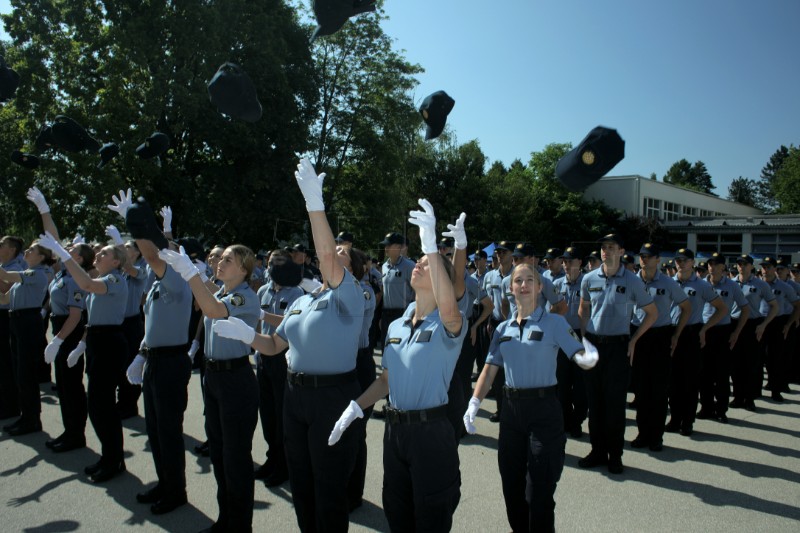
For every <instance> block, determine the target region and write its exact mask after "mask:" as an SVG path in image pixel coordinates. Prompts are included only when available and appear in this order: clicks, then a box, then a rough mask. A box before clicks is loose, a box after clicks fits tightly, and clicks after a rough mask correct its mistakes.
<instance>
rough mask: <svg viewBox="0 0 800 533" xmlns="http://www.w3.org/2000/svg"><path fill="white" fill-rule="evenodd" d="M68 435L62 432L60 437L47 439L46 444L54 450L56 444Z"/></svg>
mask: <svg viewBox="0 0 800 533" xmlns="http://www.w3.org/2000/svg"><path fill="white" fill-rule="evenodd" d="M66 436H67V434H66V433H62V434H61V435H59V436H58V437H56V438H54V439H47V440H46V441H44V445H45V446H47V447H48V448H50V449H51V450H52V449H53V446H55V445H56V444H58V443H59V442H61V441H62V440H64V439H65V438H66Z"/></svg>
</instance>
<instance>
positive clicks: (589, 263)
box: [585, 250, 603, 272]
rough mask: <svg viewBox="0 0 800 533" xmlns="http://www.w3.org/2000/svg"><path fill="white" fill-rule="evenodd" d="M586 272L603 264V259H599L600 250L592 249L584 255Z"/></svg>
mask: <svg viewBox="0 0 800 533" xmlns="http://www.w3.org/2000/svg"><path fill="white" fill-rule="evenodd" d="M585 260H586V272H591V271H592V270H597V269H598V268H600V265H602V264H603V261H602V260H601V259H600V252H599V251H597V250H593V251H592V252H591V253H589V255H587V256H586V258H585Z"/></svg>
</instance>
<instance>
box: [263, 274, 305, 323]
mask: <svg viewBox="0 0 800 533" xmlns="http://www.w3.org/2000/svg"><path fill="white" fill-rule="evenodd" d="M275 287H276V285H275V284H274V283H273V282H271V281H270V282H268V283H267V284H266V285H264V286H263V287H261V288H260V289H258V299H259V301H260V302H261V309H262V310H264V311H266V312H267V313H270V314H272V315H280V316H283V315H284V314H285V313H286V311H288V309H289V307H291V305H292V304H293V303H294V301H295V300H297V299H298V298H300V297H301V296H303V294H304V293H303V289H301V288H300V287H279V288H278V290H275ZM276 329H278V328H277V326H273V325H272V324H270V323H268V322H267V321H266V320H264V321H262V322H261V333H263V334H264V335H272V334H273V333H275V330H276Z"/></svg>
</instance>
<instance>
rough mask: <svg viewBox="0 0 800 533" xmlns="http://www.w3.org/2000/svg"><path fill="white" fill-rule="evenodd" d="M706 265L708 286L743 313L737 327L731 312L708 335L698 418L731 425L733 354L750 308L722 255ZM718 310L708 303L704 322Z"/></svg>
mask: <svg viewBox="0 0 800 533" xmlns="http://www.w3.org/2000/svg"><path fill="white" fill-rule="evenodd" d="M706 264H707V265H708V269H709V277H708V283H710V284H711V287H712V288H713V289H714V292H716V293H717V295H718V296H719V297H720V298H721V299H722V301H723V302H724V303H725V306H726V307H727V308H728V309H733V308H734V306H738V308H739V309H740V310H741V314H740V316H739V320H738V321H736V324H735V327H734V322H733V321H732V320H731V315H730V313H727V314H726V315H725V316H724V317H722V320H720V321H719V322H718V323H717V325H716V326H714V327H712V328H711V329H709V330H708V331H707V332H706V345H705V346H704V347H703V349H702V361H701V364H700V411H699V412H698V413H697V418H699V419H701V420H702V419H711V418H713V419H717V420H719V421H720V422H722V423H727V422H728V415H727V412H728V404H729V403H730V395H731V384H730V381H731V353H732V351H733V349H734V348H735V347H736V343H737V342H738V340H739V336H740V335H741V333H742V329H743V328H744V326H745V324H746V323H747V317H748V316H749V315H750V306H749V305H748V303H747V299H746V298H745V297H744V294H743V293H742V290H741V289H740V288H739V285H738V284H736V283H735V282H734V281H733V280H731V279H730V278H729V277H728V276H727V274H726V270H727V269H726V268H725V257H724V256H723V255H722V254H720V253H718V252H714V253H713V254H711V257H709V258H708V261H707V262H706ZM714 311H715V309H714V307H713V306H712V305H710V304H705V306H704V307H703V321H704V322H708V320H709V319H710V318H711V317H712V316H713V314H714Z"/></svg>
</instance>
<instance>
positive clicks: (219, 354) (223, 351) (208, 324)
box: [203, 280, 261, 361]
mask: <svg viewBox="0 0 800 533" xmlns="http://www.w3.org/2000/svg"><path fill="white" fill-rule="evenodd" d="M214 298H216V299H217V300H219V301H220V302H222V303H223V304H225V308H226V309H227V310H228V316H229V317H231V316H235V317H236V318H238V319H240V320H243V321H244V322H245V323H246V324H247V325H248V326H250V327H251V328H254V329H255V327H256V325H257V324H258V319H259V317H260V316H261V308H260V306H259V302H258V296H256V293H255V291H253V289H251V288H250V285H249V284H248V283H247V280H245V281H243V282H242V283H241V284H239V285H238V286H237V287H236V288H234V289H233V290H232V291H230V292H225V288H224V287H223V288H221V289H220V290H219V291H217V293H216V294H215V295H214ZM217 320H222V319H218V318H208V317H204V318H203V325H204V326H205V354H206V359H213V360H214V361H224V360H226V359H238V358H239V357H244V356H245V355H248V354H249V353H250V345H249V344H245V343H243V342H242V341H239V340H236V339H228V338H225V337H222V336H220V335H217V334H216V333H215V332H214V323H216V321H217Z"/></svg>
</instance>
